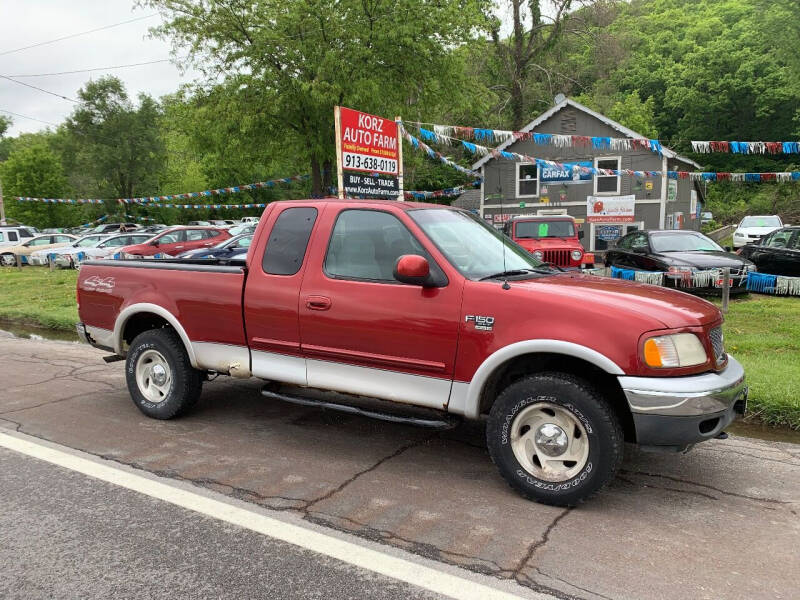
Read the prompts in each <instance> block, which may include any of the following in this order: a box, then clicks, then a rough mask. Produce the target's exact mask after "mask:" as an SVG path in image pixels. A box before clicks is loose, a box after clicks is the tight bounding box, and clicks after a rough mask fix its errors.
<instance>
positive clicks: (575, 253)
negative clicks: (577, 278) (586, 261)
mask: <svg viewBox="0 0 800 600" xmlns="http://www.w3.org/2000/svg"><path fill="white" fill-rule="evenodd" d="M570 256H571V257H572V260H580V259H581V257H582V256H583V252H581V251H580V250H573V251H572V254H570Z"/></svg>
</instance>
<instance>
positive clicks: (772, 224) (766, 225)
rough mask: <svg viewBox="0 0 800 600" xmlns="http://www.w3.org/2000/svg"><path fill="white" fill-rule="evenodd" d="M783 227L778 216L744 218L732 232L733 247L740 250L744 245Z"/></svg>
mask: <svg viewBox="0 0 800 600" xmlns="http://www.w3.org/2000/svg"><path fill="white" fill-rule="evenodd" d="M781 227H783V221H781V218H780V217H779V216H778V215H762V216H755V217H745V218H744V219H742V220H741V221H739V225H738V226H737V227H736V231H734V232H733V247H734V249H735V248H741V247H742V246H745V245H746V244H752V243H753V242H757V241H758V240H760V239H761V238H762V237H764V236H765V235H767V234H768V233H772V232H773V231H775V230H776V229H780V228H781Z"/></svg>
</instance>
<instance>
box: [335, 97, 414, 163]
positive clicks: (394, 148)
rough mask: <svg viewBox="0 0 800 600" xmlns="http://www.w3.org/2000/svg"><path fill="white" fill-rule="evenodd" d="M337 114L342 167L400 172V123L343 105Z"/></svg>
mask: <svg viewBox="0 0 800 600" xmlns="http://www.w3.org/2000/svg"><path fill="white" fill-rule="evenodd" d="M338 115H339V119H340V123H339V130H340V131H339V135H340V136H341V137H340V139H339V143H340V145H341V159H342V164H341V166H342V168H343V169H346V170H349V171H365V172H368V173H385V174H389V175H397V174H398V163H399V156H398V146H399V141H398V137H397V123H395V122H394V121H392V120H391V119H384V118H383V117H377V116H375V115H370V114H367V113H363V112H359V111H357V110H352V109H350V108H344V107H339V111H338Z"/></svg>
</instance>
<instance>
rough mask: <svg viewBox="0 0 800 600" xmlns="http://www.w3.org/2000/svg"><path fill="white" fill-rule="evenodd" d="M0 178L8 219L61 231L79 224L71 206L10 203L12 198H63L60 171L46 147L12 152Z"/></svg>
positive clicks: (0, 170)
mask: <svg viewBox="0 0 800 600" xmlns="http://www.w3.org/2000/svg"><path fill="white" fill-rule="evenodd" d="M0 178H2V180H3V195H4V197H5V198H6V199H7V202H6V215H7V217H8V218H10V219H15V220H17V221H20V222H23V223H26V224H28V225H34V226H36V227H62V226H65V225H69V224H75V223H77V222H79V219H80V216H79V214H78V213H76V211H75V207H73V206H65V205H63V204H51V203H40V202H18V201H16V200H10V198H12V197H14V196H22V197H38V198H63V197H64V196H65V195H66V194H67V193H68V184H67V178H66V176H65V175H64V167H63V166H62V164H61V161H60V160H59V158H58V155H56V154H55V153H54V152H53V151H52V150H51V149H50V148H48V147H47V145H46V144H44V143H39V144H35V145H30V146H25V147H23V148H20V149H18V150H14V151H12V153H11V154H10V155H9V157H8V160H6V161H5V162H3V163H2V164H0ZM70 221H71V222H72V223H70Z"/></svg>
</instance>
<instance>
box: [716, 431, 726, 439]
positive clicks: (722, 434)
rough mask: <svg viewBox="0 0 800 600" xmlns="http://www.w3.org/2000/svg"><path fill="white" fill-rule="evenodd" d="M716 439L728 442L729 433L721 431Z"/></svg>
mask: <svg viewBox="0 0 800 600" xmlns="http://www.w3.org/2000/svg"><path fill="white" fill-rule="evenodd" d="M715 439H718V440H727V439H728V433H727V432H726V431H720V432H719V433H718V434H717V435H716V436H715Z"/></svg>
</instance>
